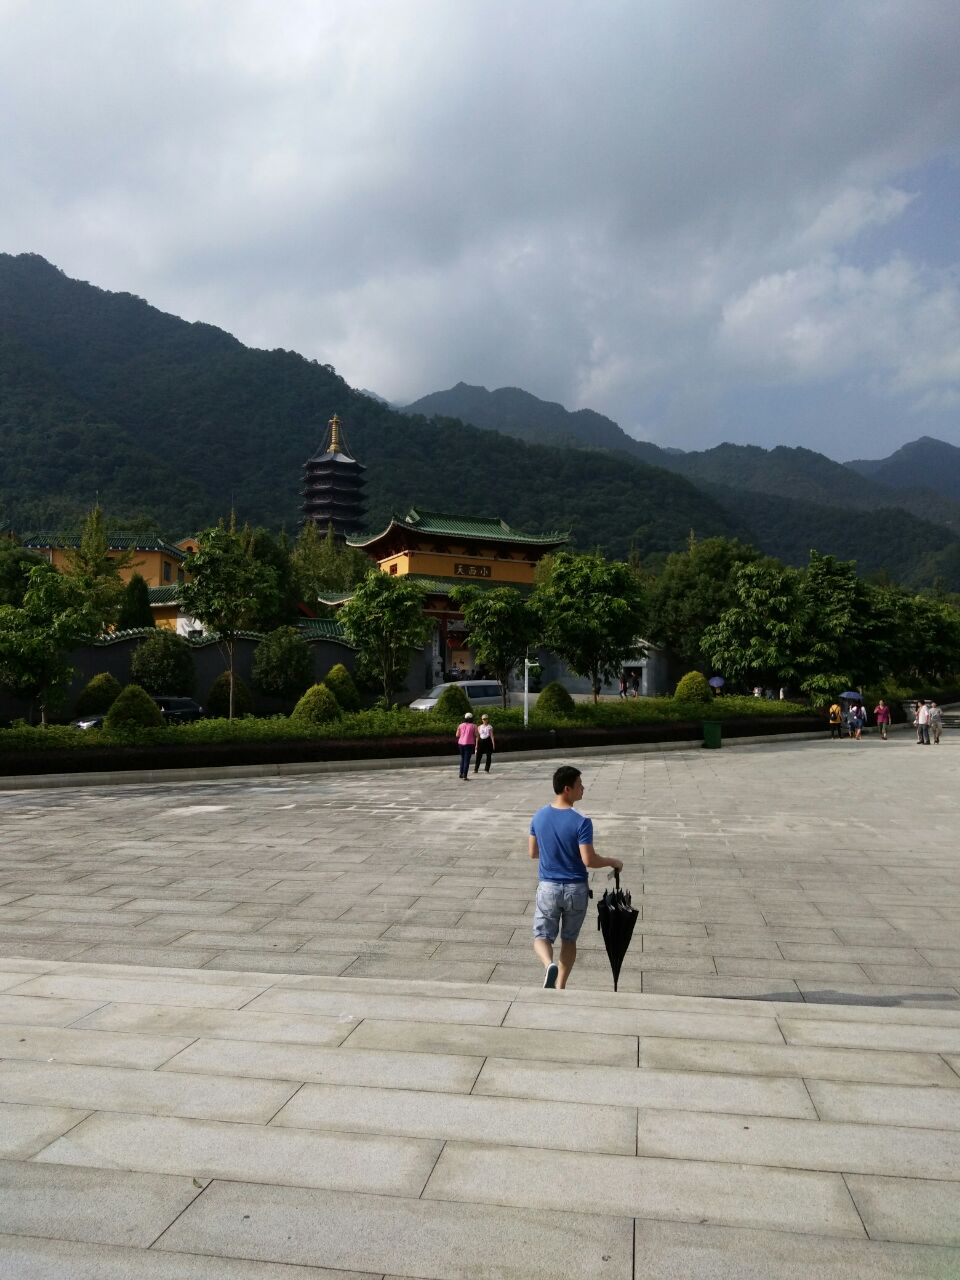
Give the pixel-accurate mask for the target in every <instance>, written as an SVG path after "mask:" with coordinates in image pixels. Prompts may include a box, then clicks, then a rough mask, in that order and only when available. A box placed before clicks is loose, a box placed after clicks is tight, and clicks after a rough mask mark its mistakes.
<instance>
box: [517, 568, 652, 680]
mask: <svg viewBox="0 0 960 1280" xmlns="http://www.w3.org/2000/svg"><path fill="white" fill-rule="evenodd" d="M532 604H533V607H534V609H535V610H536V611H537V613H538V615H539V617H540V624H541V631H542V637H543V643H544V645H545V646H546V647H547V648H548V649H552V650H553V652H554V653H556V654H558V655H559V656H560V657H561V658H563V660H564V661H565V662H566V663H567V665H568V666H569V667H570V669H571V670H572V671H575V672H576V673H577V675H579V676H585V677H587V678H588V679H589V680H590V684H591V688H592V689H593V698H594V701H595V702H596V701H597V700H598V698H599V696H600V686H601V685H602V684H603V683H604V681H605V680H612V679H614V678H615V677H616V676H617V675H619V673H620V671H621V670H622V668H623V664H624V662H626V661H627V660H628V659H630V658H632V657H635V656H636V655H637V654H638V652H640V650H641V648H642V644H641V639H642V637H643V634H644V631H645V629H646V623H647V617H648V605H647V599H646V592H645V589H644V584H643V582H642V580H641V578H640V576H639V575H638V574H637V573H635V572H634V571H633V570H632V569H631V568H630V566H629V565H627V564H623V563H621V562H620V561H616V560H605V559H604V558H603V556H601V555H600V554H599V553H598V552H595V553H593V554H590V555H577V554H576V553H574V552H572V551H560V552H558V553H557V554H556V555H555V556H554V557H553V562H552V564H551V567H550V571H549V576H547V577H546V579H545V580H544V581H542V582H540V583H539V585H538V586H537V588H536V590H535V591H534V594H533V601H532Z"/></svg>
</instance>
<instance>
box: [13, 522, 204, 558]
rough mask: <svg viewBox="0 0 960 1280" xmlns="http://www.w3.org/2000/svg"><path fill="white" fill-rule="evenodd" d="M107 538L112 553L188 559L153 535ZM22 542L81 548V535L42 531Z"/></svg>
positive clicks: (25, 544) (131, 534)
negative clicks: (149, 553)
mask: <svg viewBox="0 0 960 1280" xmlns="http://www.w3.org/2000/svg"><path fill="white" fill-rule="evenodd" d="M107 538H108V543H109V548H110V550H111V551H162V552H163V553H164V554H165V555H168V556H172V557H173V559H174V560H186V558H187V552H186V551H183V550H181V548H180V547H175V546H174V545H173V543H172V542H167V541H166V539H164V538H158V537H157V536H156V535H155V534H152V533H108V534H107ZM20 542H21V544H22V545H23V546H25V547H33V548H39V549H43V550H47V549H48V548H51V547H79V545H80V534H79V532H77V531H76V530H74V531H73V532H70V533H51V532H50V530H48V529H46V530H45V529H40V530H38V531H37V532H36V533H25V534H24V535H23V537H22V538H21V539H20Z"/></svg>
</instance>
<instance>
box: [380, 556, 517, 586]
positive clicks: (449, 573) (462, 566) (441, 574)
mask: <svg viewBox="0 0 960 1280" xmlns="http://www.w3.org/2000/svg"><path fill="white" fill-rule="evenodd" d="M379 565H380V568H381V569H382V570H383V572H384V573H396V574H401V575H402V574H407V573H417V574H423V576H424V577H428V578H462V580H463V581H464V582H470V581H478V582H481V581H482V582H514V583H517V584H523V585H528V584H530V583H532V582H533V579H534V572H535V569H536V566H535V565H534V564H532V563H531V562H530V561H529V560H500V559H497V558H491V557H489V556H478V555H471V554H470V553H469V552H468V551H462V552H459V551H458V552H451V553H443V552H439V551H401V552H399V553H398V554H397V555H392V556H386V557H385V558H384V559H383V560H380V561H379ZM394 565H395V566H396V568H393V567H392V566H394ZM458 566H459V568H458ZM471 569H476V570H478V572H476V573H471V572H470V570H471ZM484 570H486V572H484Z"/></svg>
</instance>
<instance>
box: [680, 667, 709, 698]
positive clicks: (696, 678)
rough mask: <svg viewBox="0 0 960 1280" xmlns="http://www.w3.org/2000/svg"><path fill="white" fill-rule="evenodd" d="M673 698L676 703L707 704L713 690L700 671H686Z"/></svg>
mask: <svg viewBox="0 0 960 1280" xmlns="http://www.w3.org/2000/svg"><path fill="white" fill-rule="evenodd" d="M673 696H674V697H675V698H676V700H677V701H678V702H709V701H710V699H711V698H712V697H713V690H712V689H711V688H710V685H709V683H708V681H707V677H706V676H705V675H704V674H703V672H702V671H688V672H687V674H686V675H685V676H683V677H682V678H681V679H680V680H679V681H678V683H677V687H676V690H675V692H674V695H673Z"/></svg>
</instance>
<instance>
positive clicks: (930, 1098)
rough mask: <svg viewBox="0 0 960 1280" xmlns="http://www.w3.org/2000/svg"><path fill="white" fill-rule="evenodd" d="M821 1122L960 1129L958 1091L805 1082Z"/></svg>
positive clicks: (818, 1081)
mask: <svg viewBox="0 0 960 1280" xmlns="http://www.w3.org/2000/svg"><path fill="white" fill-rule="evenodd" d="M807 1088H808V1089H809V1091H810V1097H811V1098H812V1099H813V1103H814V1106H815V1107H816V1108H817V1112H818V1113H819V1115H820V1118H821V1120H842V1121H851V1122H855V1123H861V1124H870V1125H888V1124H889V1125H907V1126H913V1127H921V1128H929V1129H954V1130H955V1129H960V1091H958V1090H956V1089H930V1088H924V1087H917V1088H912V1087H911V1086H910V1085H889V1084H887V1085H869V1084H847V1083H843V1082H839V1081H831V1080H808V1081H807Z"/></svg>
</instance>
